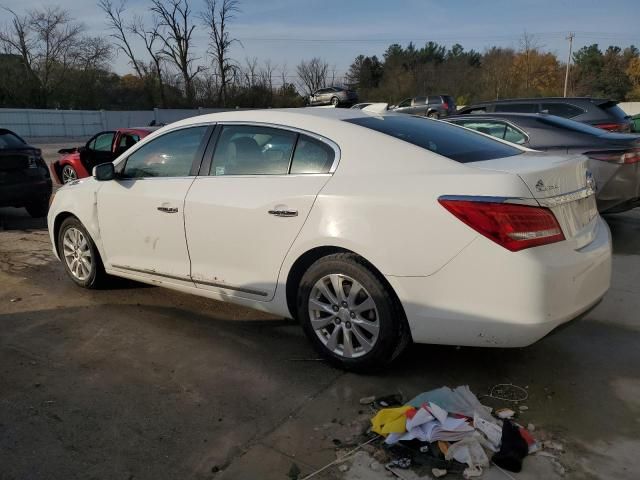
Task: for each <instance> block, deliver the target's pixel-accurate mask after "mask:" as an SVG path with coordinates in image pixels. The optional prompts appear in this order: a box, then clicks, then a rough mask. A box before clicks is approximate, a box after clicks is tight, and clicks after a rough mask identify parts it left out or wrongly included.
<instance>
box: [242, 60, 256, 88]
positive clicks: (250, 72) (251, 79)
mask: <svg viewBox="0 0 640 480" xmlns="http://www.w3.org/2000/svg"><path fill="white" fill-rule="evenodd" d="M244 62H245V64H246V68H245V70H244V75H243V76H244V80H245V82H244V83H245V86H246V87H247V88H253V87H254V86H255V85H256V79H257V78H258V57H253V58H248V57H247V58H245V59H244Z"/></svg>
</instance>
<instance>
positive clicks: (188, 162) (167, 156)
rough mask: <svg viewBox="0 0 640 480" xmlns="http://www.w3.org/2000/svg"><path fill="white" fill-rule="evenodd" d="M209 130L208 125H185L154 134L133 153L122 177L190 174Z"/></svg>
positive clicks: (183, 175) (184, 175) (182, 175)
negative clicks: (160, 133) (155, 135)
mask: <svg viewBox="0 0 640 480" xmlns="http://www.w3.org/2000/svg"><path fill="white" fill-rule="evenodd" d="M206 131H207V127H206V126H199V127H190V128H182V129H180V130H174V131H173V132H169V133H165V134H164V135H162V136H160V137H157V138H154V139H153V140H151V141H150V142H149V143H147V144H145V145H143V146H141V147H140V148H139V149H138V150H136V151H135V152H133V153H132V154H131V155H129V157H128V158H127V163H126V164H125V166H124V170H123V172H122V177H124V178H145V177H186V176H188V175H189V173H190V172H191V166H192V164H193V161H194V160H195V158H196V155H197V153H198V151H199V149H200V144H201V143H202V140H203V138H204V135H205V133H206Z"/></svg>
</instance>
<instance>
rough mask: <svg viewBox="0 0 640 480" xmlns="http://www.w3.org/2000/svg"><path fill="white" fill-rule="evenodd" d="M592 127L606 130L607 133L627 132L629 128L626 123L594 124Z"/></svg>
mask: <svg viewBox="0 0 640 480" xmlns="http://www.w3.org/2000/svg"><path fill="white" fill-rule="evenodd" d="M594 127H598V128H601V129H603V130H607V131H609V132H629V131H631V127H630V126H629V125H628V124H626V123H596V124H595V125H594Z"/></svg>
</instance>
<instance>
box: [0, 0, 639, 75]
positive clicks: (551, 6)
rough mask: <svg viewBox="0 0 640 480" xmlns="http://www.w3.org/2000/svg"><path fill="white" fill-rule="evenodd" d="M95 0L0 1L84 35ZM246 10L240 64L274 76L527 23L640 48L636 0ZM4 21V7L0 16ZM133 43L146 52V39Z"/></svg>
mask: <svg viewBox="0 0 640 480" xmlns="http://www.w3.org/2000/svg"><path fill="white" fill-rule="evenodd" d="M96 1H97V0H55V1H54V2H52V1H47V0H0V5H2V6H5V7H9V8H11V9H13V10H15V11H16V12H24V11H26V10H28V9H30V8H38V7H42V6H45V5H59V6H61V7H62V8H65V9H68V10H69V11H70V12H71V14H72V16H73V17H74V19H75V20H76V21H79V22H82V23H84V24H85V26H86V28H87V32H88V33H90V34H92V35H98V34H105V35H107V34H108V33H109V32H108V30H107V25H106V21H105V18H104V15H103V13H102V11H101V10H99V9H98V7H97V6H96ZM119 1H120V0H114V3H118V2H119ZM189 2H190V6H191V8H192V10H193V11H199V10H201V9H202V8H203V6H204V0H189ZM147 6H148V1H146V0H127V8H128V10H127V11H128V12H129V13H130V14H131V15H133V14H134V13H135V14H140V15H143V16H146V17H147V18H149V15H150V13H149V10H148V8H147ZM240 8H241V11H240V12H239V13H238V14H237V15H236V17H235V18H234V19H233V20H232V22H231V23H230V25H229V30H230V32H231V34H232V35H233V36H234V37H235V38H237V39H238V40H240V42H239V43H236V44H234V46H233V50H232V56H233V58H234V59H236V60H237V61H238V62H239V63H240V64H243V63H244V62H245V59H246V58H253V57H257V58H258V61H259V62H264V61H265V60H270V61H271V63H272V64H275V65H277V69H276V76H278V77H280V75H281V71H282V70H283V69H284V71H285V75H286V76H287V79H288V81H294V80H295V66H296V65H297V64H298V63H299V62H300V60H302V59H310V58H313V57H320V58H322V59H324V60H326V61H327V63H328V64H329V65H330V69H331V70H332V71H335V75H336V78H340V77H342V76H343V75H344V74H345V72H346V71H347V70H348V68H349V65H350V64H351V62H352V61H353V59H354V58H355V57H356V56H357V55H359V54H364V55H378V56H381V55H382V53H383V52H384V50H385V49H386V48H387V46H388V45H390V44H391V43H400V44H402V45H406V44H408V43H409V42H410V41H413V42H414V44H416V45H417V46H421V45H423V44H424V43H426V42H427V41H430V40H432V41H435V42H438V43H440V44H444V45H447V46H451V45H453V44H454V43H460V44H461V45H462V46H463V47H464V48H465V49H466V50H469V49H475V50H477V51H483V50H484V49H485V48H487V47H490V46H493V45H497V46H504V47H513V48H517V47H518V41H519V39H520V38H521V37H522V35H523V33H524V32H525V31H526V32H527V33H529V34H533V36H534V38H535V41H536V42H537V44H538V45H540V46H541V47H542V48H544V49H545V50H549V51H551V52H554V53H556V54H557V55H558V56H559V57H560V58H561V59H563V60H564V59H566V58H567V55H568V41H567V40H566V36H567V34H568V33H569V32H575V39H574V51H575V50H576V49H579V48H580V47H582V46H584V45H590V44H592V43H598V44H599V45H600V46H601V47H604V48H606V47H607V46H609V45H619V46H622V47H624V46H628V45H631V44H635V45H636V46H640V7H638V3H637V0H575V1H569V0H440V1H435V0H240ZM0 12H1V11H0ZM7 21H8V17H7V15H6V14H5V13H0V24H4V23H6V22H7ZM196 21H198V20H197V19H196ZM207 42H208V37H207V31H206V29H205V27H204V26H202V25H201V24H200V23H198V26H197V28H196V31H195V33H194V43H195V49H194V54H195V56H196V57H198V61H197V62H198V63H199V64H201V65H205V66H206V65H211V60H210V59H209V58H208V57H207V54H206V50H207ZM135 46H136V48H137V49H138V50H139V51H140V52H141V54H142V53H143V50H142V48H141V45H135ZM285 66H286V67H285ZM112 68H113V70H114V71H116V72H117V73H120V74H122V73H127V72H129V71H130V70H131V69H130V66H129V65H128V63H127V59H126V58H125V56H124V55H123V54H119V55H118V56H117V57H115V58H114V59H113V62H112Z"/></svg>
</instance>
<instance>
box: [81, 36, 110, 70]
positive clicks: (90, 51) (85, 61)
mask: <svg viewBox="0 0 640 480" xmlns="http://www.w3.org/2000/svg"><path fill="white" fill-rule="evenodd" d="M112 50H113V49H112V46H111V44H110V43H109V42H107V40H106V39H105V38H103V37H85V38H84V39H83V40H82V42H81V43H80V45H79V46H78V49H77V55H78V57H77V63H78V67H79V68H80V69H81V70H84V71H88V70H98V69H103V70H106V69H108V63H109V60H111V58H112V56H113V52H112Z"/></svg>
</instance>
